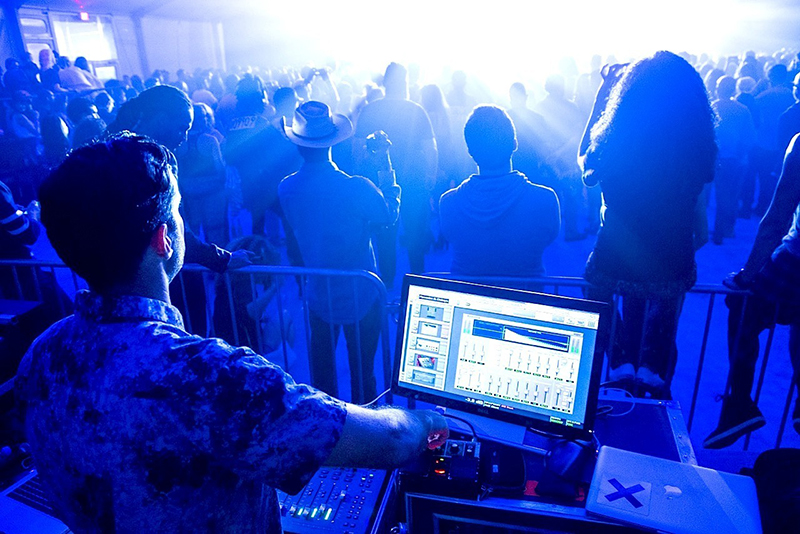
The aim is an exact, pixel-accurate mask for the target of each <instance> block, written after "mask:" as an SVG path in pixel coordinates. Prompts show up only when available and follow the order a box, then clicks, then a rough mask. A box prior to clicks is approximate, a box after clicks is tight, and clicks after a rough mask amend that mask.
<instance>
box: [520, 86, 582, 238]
mask: <svg viewBox="0 0 800 534" xmlns="http://www.w3.org/2000/svg"><path fill="white" fill-rule="evenodd" d="M544 89H545V91H546V92H547V96H546V97H545V98H544V100H542V101H541V102H539V103H538V104H537V105H536V106H534V108H533V109H534V111H536V112H537V113H539V114H540V115H541V116H542V117H544V120H545V122H546V123H547V125H548V127H549V128H550V131H551V132H552V138H551V140H550V142H551V148H552V152H551V154H550V158H549V161H548V163H549V164H550V166H551V167H552V169H553V172H554V173H555V177H556V180H557V187H556V191H557V192H558V198H559V200H560V201H561V209H562V210H563V212H564V239H565V240H567V241H575V240H580V239H584V238H585V237H586V233H584V232H582V231H580V230H578V212H579V207H580V205H579V202H580V200H579V199H580V191H581V189H582V185H581V179H580V168H579V167H578V164H577V162H576V161H575V154H576V153H577V151H578V144H579V143H580V139H581V133H582V132H583V126H584V124H585V122H584V120H585V119H584V117H583V115H582V114H581V112H580V110H579V109H578V106H576V105H575V104H574V103H572V102H570V101H569V100H567V98H566V95H565V92H564V91H565V87H564V78H563V76H561V75H559V74H554V75H552V76H548V78H547V80H546V81H545V85H544Z"/></svg>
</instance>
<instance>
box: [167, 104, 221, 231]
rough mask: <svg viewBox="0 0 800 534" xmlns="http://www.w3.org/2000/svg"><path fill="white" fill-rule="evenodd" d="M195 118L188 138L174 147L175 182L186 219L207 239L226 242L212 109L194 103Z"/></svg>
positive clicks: (217, 143) (219, 154)
mask: <svg viewBox="0 0 800 534" xmlns="http://www.w3.org/2000/svg"><path fill="white" fill-rule="evenodd" d="M192 108H193V109H194V121H193V122H192V127H191V129H190V130H189V135H188V139H187V140H186V142H185V143H182V144H181V145H180V146H179V147H178V148H177V149H176V150H175V156H176V157H177V159H178V168H179V170H180V173H179V174H178V185H179V186H180V190H181V196H182V197H183V209H184V213H185V215H186V222H187V223H188V224H189V226H190V227H191V228H194V229H195V230H196V231H197V232H200V231H201V230H202V232H203V235H204V236H205V238H206V240H207V241H210V242H212V243H227V242H228V241H229V239H230V235H229V232H228V193H227V191H226V190H225V162H224V161H223V159H222V150H221V148H220V145H219V141H218V140H217V138H216V137H214V136H213V135H212V133H211V132H212V131H213V129H214V112H213V111H212V110H211V108H210V107H208V106H207V105H206V104H194V105H193V106H192Z"/></svg>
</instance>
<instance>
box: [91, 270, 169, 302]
mask: <svg viewBox="0 0 800 534" xmlns="http://www.w3.org/2000/svg"><path fill="white" fill-rule="evenodd" d="M162 274H163V273H162ZM100 294H101V295H103V296H104V297H121V296H130V297H144V298H146V299H153V300H160V301H162V302H166V303H167V304H172V301H170V298H169V280H167V278H166V275H164V276H163V278H161V279H158V278H154V279H153V280H149V281H148V280H145V279H143V278H142V277H141V276H138V277H137V278H136V279H135V280H132V281H130V282H127V283H124V284H117V285H116V286H114V287H112V288H110V289H108V290H106V291H102V292H100Z"/></svg>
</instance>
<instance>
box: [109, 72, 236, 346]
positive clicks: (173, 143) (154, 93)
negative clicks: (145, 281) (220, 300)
mask: <svg viewBox="0 0 800 534" xmlns="http://www.w3.org/2000/svg"><path fill="white" fill-rule="evenodd" d="M193 120H194V109H193V108H192V103H191V102H190V101H189V98H188V97H187V96H186V94H185V93H183V92H182V91H180V90H179V89H176V88H175V87H171V86H169V85H159V86H157V87H153V88H151V89H147V90H146V91H144V92H142V93H141V94H140V95H139V96H137V97H136V98H134V99H132V100H129V101H128V102H126V103H125V104H124V105H123V106H122V107H121V108H120V110H119V113H118V114H117V119H116V121H114V122H113V123H112V124H110V125H109V127H108V132H107V133H108V134H113V133H117V132H121V131H124V130H128V131H131V132H134V133H137V134H140V135H145V136H147V137H149V138H150V139H153V140H154V141H156V142H157V143H159V144H161V145H163V146H164V147H166V148H167V149H168V150H171V151H172V150H175V149H177V148H178V147H179V146H180V145H181V144H183V143H184V142H186V138H187V136H188V133H189V129H190V128H191V127H192V121H193ZM170 161H171V164H172V165H173V166H174V168H175V169H176V170H177V173H176V174H177V175H178V176H180V169H179V168H178V164H177V160H175V158H174V156H173V155H172V153H171V152H170ZM250 257H251V254H250V253H249V252H247V251H244V250H237V251H235V252H233V253H231V252H228V251H227V250H224V249H222V248H221V247H220V246H218V245H217V244H214V243H204V242H203V241H201V240H200V239H199V238H198V237H197V236H196V235H195V234H194V232H193V231H192V229H191V228H189V227H188V226H187V228H186V259H185V261H186V263H199V264H200V265H202V266H204V267H207V268H208V269H211V270H212V271H214V272H217V273H223V272H225V271H226V270H228V269H238V268H240V267H244V266H247V265H250V263H251V261H250ZM200 274H201V273H185V274H184V276H183V281H184V283H185V286H184V287H181V284H180V282H176V283H174V284H171V285H170V291H171V298H172V300H173V302H175V304H176V306H177V307H178V308H181V309H183V310H185V311H186V312H187V316H188V317H189V321H190V323H191V328H190V329H191V330H192V331H194V332H196V333H198V334H200V335H205V333H206V310H205V308H206V299H205V291H204V290H203V280H202V277H201V276H200ZM184 293H185V295H186V298H185V299H184V297H183V296H184Z"/></svg>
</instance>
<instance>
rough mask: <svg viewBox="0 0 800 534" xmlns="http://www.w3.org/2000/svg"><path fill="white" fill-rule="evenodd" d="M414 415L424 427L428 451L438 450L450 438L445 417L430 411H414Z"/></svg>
mask: <svg viewBox="0 0 800 534" xmlns="http://www.w3.org/2000/svg"><path fill="white" fill-rule="evenodd" d="M412 413H413V414H414V415H416V416H417V417H419V419H420V420H421V421H422V424H423V425H424V428H425V434H426V438H425V439H426V441H427V442H428V445H427V447H428V449H430V450H433V449H437V448H439V447H441V446H442V445H444V444H445V442H446V441H447V438H448V437H450V429H449V428H448V427H447V421H446V420H445V418H444V417H442V416H441V415H439V414H438V413H436V412H433V411H430V410H414V411H413V412H412Z"/></svg>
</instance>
